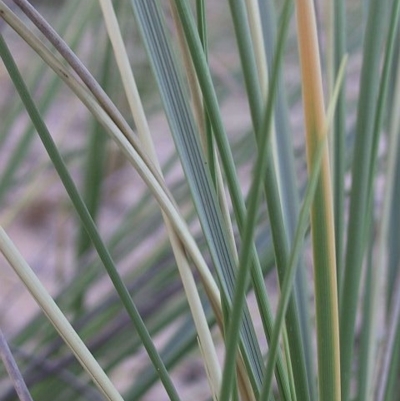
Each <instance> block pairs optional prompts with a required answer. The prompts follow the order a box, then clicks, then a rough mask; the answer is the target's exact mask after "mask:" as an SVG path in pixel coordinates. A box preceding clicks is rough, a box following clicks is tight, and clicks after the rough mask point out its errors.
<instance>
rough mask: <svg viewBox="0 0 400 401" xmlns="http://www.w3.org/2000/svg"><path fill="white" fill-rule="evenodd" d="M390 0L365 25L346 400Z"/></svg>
mask: <svg viewBox="0 0 400 401" xmlns="http://www.w3.org/2000/svg"><path fill="white" fill-rule="evenodd" d="M387 8H388V2H387V1H383V2H382V1H375V0H371V1H370V2H369V15H368V22H367V26H366V29H365V38H364V49H363V66H362V71H361V78H360V79H361V81H360V82H361V87H360V95H359V99H360V101H359V104H358V112H357V128H356V138H355V146H354V157H353V165H352V188H351V195H350V212H349V224H348V231H347V238H348V240H347V247H346V259H345V271H344V276H343V280H344V281H343V286H342V288H341V291H342V292H341V294H340V344H341V355H340V364H341V373H342V400H343V401H347V400H349V399H350V394H349V392H350V380H351V365H352V358H353V348H354V330H355V320H356V311H357V299H358V292H359V287H360V280H361V267H362V260H363V255H364V251H365V242H364V241H365V236H364V235H363V233H365V232H368V230H369V229H368V227H366V224H365V216H366V215H367V212H368V207H369V202H370V199H369V195H370V193H369V180H370V173H371V171H370V169H369V168H368V166H370V164H371V156H372V152H373V149H372V145H373V124H374V122H373V118H374V116H375V110H376V100H375V99H376V95H377V89H378V82H379V81H378V77H379V65H380V57H379V56H380V53H381V48H382V40H383V32H384V25H383V24H384V21H385V20H386V18H385V15H386V14H387Z"/></svg>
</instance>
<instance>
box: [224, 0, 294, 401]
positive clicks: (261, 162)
mask: <svg viewBox="0 0 400 401" xmlns="http://www.w3.org/2000/svg"><path fill="white" fill-rule="evenodd" d="M290 6H291V1H290V0H288V1H286V2H285V8H284V11H283V18H282V25H281V30H280V35H279V40H278V45H277V48H276V52H277V54H276V57H275V60H274V66H273V72H272V80H271V87H270V89H269V92H268V98H267V104H266V112H265V118H264V120H263V124H262V126H261V127H260V134H259V136H260V138H261V140H260V144H259V152H258V156H257V161H256V164H255V167H254V172H255V175H254V178H253V182H252V185H251V189H250V193H249V198H248V204H249V206H248V215H247V221H246V224H245V229H244V233H243V239H242V241H243V243H242V249H241V253H240V258H239V271H238V275H237V281H236V287H235V296H234V300H233V308H232V309H233V311H234V313H233V314H232V316H231V319H230V321H229V326H228V331H227V335H226V357H225V364H224V373H223V380H222V388H221V395H220V399H221V400H225V399H229V397H230V394H231V393H232V386H233V382H234V380H233V379H234V377H233V376H234V366H235V363H234V361H235V359H236V349H237V345H236V344H237V341H238V336H239V327H240V321H241V317H242V313H241V311H242V308H243V305H244V300H245V290H246V287H247V281H248V279H249V270H250V269H249V267H250V262H251V252H252V242H253V236H254V228H255V220H256V215H257V209H258V203H259V201H260V196H261V190H262V185H263V183H264V177H263V172H264V171H265V169H266V166H267V163H268V161H270V160H269V158H268V156H270V155H271V152H268V145H269V138H270V135H271V129H272V120H273V106H274V101H275V94H276V89H277V83H278V75H279V71H280V66H281V61H282V56H283V49H284V43H285V37H286V34H287V28H288V23H289V16H290V9H291V7H290ZM261 133H264V134H263V135H261Z"/></svg>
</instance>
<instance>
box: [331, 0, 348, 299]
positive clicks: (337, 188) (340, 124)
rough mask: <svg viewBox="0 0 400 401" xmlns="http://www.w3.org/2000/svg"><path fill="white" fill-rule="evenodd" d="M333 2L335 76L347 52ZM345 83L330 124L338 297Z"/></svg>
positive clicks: (340, 10)
mask: <svg viewBox="0 0 400 401" xmlns="http://www.w3.org/2000/svg"><path fill="white" fill-rule="evenodd" d="M333 3H334V28H333V29H334V60H333V64H334V66H333V67H334V74H335V75H336V74H337V73H338V71H339V67H340V63H341V61H342V58H343V56H344V54H345V51H346V37H345V33H346V16H345V2H344V1H343V0H335V1H333ZM345 97H346V82H345V81H343V86H342V88H341V91H340V94H339V99H338V105H337V109H336V114H335V121H334V125H333V160H332V166H333V169H332V174H333V196H334V208H335V209H334V216H335V243H336V265H337V282H338V294H340V293H341V291H340V287H341V283H342V277H343V255H344V250H343V247H344V238H343V237H344V230H345V227H344V216H345V213H344V210H345V209H344V202H345V194H344V188H345V185H344V173H345V167H346V148H345V139H346V126H345V122H346V121H345V116H346V99H345Z"/></svg>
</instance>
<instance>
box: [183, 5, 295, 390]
mask: <svg viewBox="0 0 400 401" xmlns="http://www.w3.org/2000/svg"><path fill="white" fill-rule="evenodd" d="M176 5H177V8H178V11H179V15H180V18H181V22H182V24H183V26H184V29H185V33H186V39H187V41H188V45H189V49H190V51H191V55H192V58H193V62H194V66H195V68H196V72H197V74H198V78H199V84H200V87H201V89H202V93H203V96H204V100H205V106H206V107H207V112H208V115H209V117H210V120H211V122H212V126H213V130H214V131H213V132H214V135H215V139H216V143H217V145H218V150H219V153H220V156H221V161H222V164H223V166H224V172H225V175H226V179H227V184H228V188H229V191H230V195H231V199H232V204H233V210H234V213H235V217H236V221H237V224H238V227H239V232H242V231H243V227H244V222H245V220H246V208H245V205H244V202H243V198H242V195H241V192H240V186H239V183H238V180H237V176H236V174H235V163H234V161H233V157H232V154H231V152H230V144H229V142H228V141H227V136H226V133H225V130H224V126H223V124H222V119H221V116H220V113H219V107H218V101H217V97H216V94H215V90H214V86H213V83H212V79H211V76H210V72H209V69H208V66H207V62H206V60H205V58H204V54H203V51H202V45H201V42H200V40H199V38H198V35H197V34H196V30H195V29H194V28H193V26H194V22H192V21H191V14H190V10H189V7H188V4H187V3H186V2H185V1H180V0H179V1H177V2H176ZM251 274H252V282H253V286H254V289H255V294H256V299H257V303H258V305H259V310H260V313H261V318H262V322H263V327H264V331H265V333H266V336H267V338H269V336H270V334H271V333H272V327H273V324H272V321H273V318H272V312H271V311H272V309H271V306H270V303H269V300H268V297H267V294H266V290H265V286H264V284H263V276H262V274H261V268H260V263H259V260H258V257H257V254H256V250H255V248H254V250H253V264H252V270H251ZM277 368H278V371H279V373H278V384H279V386H280V389H281V391H282V393H285V388H287V375H286V373H285V371H284V368H283V365H282V358H281V357H279V358H278V363H277Z"/></svg>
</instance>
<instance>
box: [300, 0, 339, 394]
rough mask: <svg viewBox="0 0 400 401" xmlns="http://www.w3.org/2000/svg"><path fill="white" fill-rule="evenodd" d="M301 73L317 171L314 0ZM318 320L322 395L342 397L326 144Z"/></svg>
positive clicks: (315, 227) (307, 8)
mask: <svg viewBox="0 0 400 401" xmlns="http://www.w3.org/2000/svg"><path fill="white" fill-rule="evenodd" d="M296 5H297V29H298V42H299V53H300V63H301V74H302V91H303V102H304V116H305V124H306V131H307V132H306V146H307V160H308V163H307V164H308V170H309V171H310V172H311V171H313V162H314V155H315V151H316V146H317V144H318V143H319V140H321V136H322V135H323V132H324V129H325V124H326V116H325V108H324V97H323V89H322V76H321V66H320V56H319V50H318V38H317V29H316V21H315V11H314V4H313V2H312V0H296ZM311 231H312V243H313V260H314V277H315V302H316V320H317V348H318V378H319V399H320V400H324V401H340V365H339V363H340V362H339V361H340V353H339V352H340V348H339V316H338V298H337V282H336V253H335V252H336V251H335V232H334V222H333V202H332V185H331V176H330V166H329V150H328V146H327V145H326V146H325V149H324V154H323V157H322V165H321V173H320V177H319V180H318V183H317V189H316V193H315V198H314V202H313V206H312V212H311Z"/></svg>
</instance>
